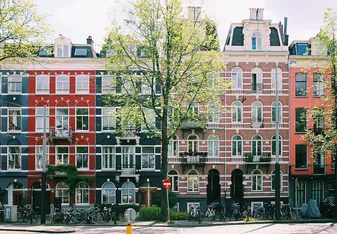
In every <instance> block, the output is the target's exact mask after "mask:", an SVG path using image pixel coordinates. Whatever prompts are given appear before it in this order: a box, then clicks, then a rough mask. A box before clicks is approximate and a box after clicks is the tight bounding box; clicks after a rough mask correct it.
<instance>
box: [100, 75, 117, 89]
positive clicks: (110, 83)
mask: <svg viewBox="0 0 337 234" xmlns="http://www.w3.org/2000/svg"><path fill="white" fill-rule="evenodd" d="M115 92H116V77H115V76H103V77H102V93H115Z"/></svg>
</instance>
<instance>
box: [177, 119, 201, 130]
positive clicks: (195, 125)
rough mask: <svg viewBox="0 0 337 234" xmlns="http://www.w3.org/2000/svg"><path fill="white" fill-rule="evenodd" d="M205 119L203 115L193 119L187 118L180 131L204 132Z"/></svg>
mask: <svg viewBox="0 0 337 234" xmlns="http://www.w3.org/2000/svg"><path fill="white" fill-rule="evenodd" d="M206 121H207V119H206V117H205V116H203V115H199V116H196V117H194V118H189V119H187V120H185V121H184V122H183V123H182V124H181V127H180V129H181V130H189V129H195V130H204V129H205V128H206Z"/></svg>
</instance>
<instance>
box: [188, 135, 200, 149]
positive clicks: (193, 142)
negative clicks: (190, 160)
mask: <svg viewBox="0 0 337 234" xmlns="http://www.w3.org/2000/svg"><path fill="white" fill-rule="evenodd" d="M187 141H188V144H187V145H188V151H190V152H197V151H199V138H198V136H197V135H189V137H188V138H187Z"/></svg>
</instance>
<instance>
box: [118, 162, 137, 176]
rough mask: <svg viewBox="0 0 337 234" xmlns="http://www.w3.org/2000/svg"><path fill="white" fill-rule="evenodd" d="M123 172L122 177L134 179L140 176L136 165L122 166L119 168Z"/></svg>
mask: <svg viewBox="0 0 337 234" xmlns="http://www.w3.org/2000/svg"><path fill="white" fill-rule="evenodd" d="M117 169H118V170H120V172H121V177H134V176H138V175H137V174H136V165H135V164H122V165H120V166H119V168H117Z"/></svg>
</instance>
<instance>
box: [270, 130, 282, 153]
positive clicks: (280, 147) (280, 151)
mask: <svg viewBox="0 0 337 234" xmlns="http://www.w3.org/2000/svg"><path fill="white" fill-rule="evenodd" d="M278 139H279V142H278V145H279V150H278V153H279V155H280V156H282V137H281V136H279V138H278ZM271 154H272V155H276V136H275V135H274V136H273V137H272V138H271Z"/></svg>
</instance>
